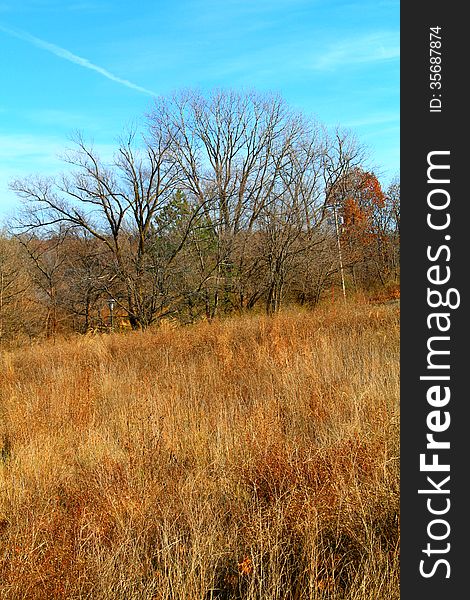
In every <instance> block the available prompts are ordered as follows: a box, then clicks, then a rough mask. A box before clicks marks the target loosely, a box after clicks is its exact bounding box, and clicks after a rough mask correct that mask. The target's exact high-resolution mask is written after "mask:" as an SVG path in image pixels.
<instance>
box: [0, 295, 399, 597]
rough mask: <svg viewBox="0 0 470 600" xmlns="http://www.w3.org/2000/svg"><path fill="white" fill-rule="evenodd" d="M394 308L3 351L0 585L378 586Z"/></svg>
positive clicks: (387, 576) (388, 461) (388, 485)
mask: <svg viewBox="0 0 470 600" xmlns="http://www.w3.org/2000/svg"><path fill="white" fill-rule="evenodd" d="M398 310H399V309H398V306H397V305H374V306H372V305H370V304H363V305H357V304H356V305H355V306H353V305H349V306H345V305H344V304H343V303H341V304H340V303H338V304H335V305H333V306H331V305H330V306H329V307H328V308H326V307H325V308H319V309H317V310H316V311H315V312H308V311H299V310H296V311H294V310H291V311H287V312H281V313H280V314H277V315H275V316H271V317H268V316H259V315H258V316H256V315H250V316H246V317H240V318H230V319H227V320H225V321H219V320H214V321H212V322H201V323H198V324H196V325H192V326H188V327H181V326H173V325H172V323H170V322H164V323H162V324H161V326H160V327H159V328H158V329H152V328H149V329H147V330H145V331H140V332H130V333H127V334H122V335H117V334H111V335H96V336H90V335H88V336H80V337H79V336H76V337H73V338H70V339H63V340H61V339H57V338H52V339H50V340H47V341H44V342H41V343H36V344H33V345H31V346H29V347H24V348H21V349H16V350H10V351H3V352H2V356H1V361H0V428H1V429H0V450H1V454H0V598H3V599H7V598H8V599H11V600H17V599H19V598H22V599H25V600H29V599H31V600H32V599H37V600H42V599H44V600H51V599H55V598H57V599H59V598H66V599H79V598H80V599H84V598H94V599H95V598H96V599H103V600H104V599H106V600H111V599H116V600H117V599H119V600H122V599H129V600H134V599H137V598H139V599H143V598H146V599H147V598H148V599H154V600H157V599H158V600H205V599H209V598H214V599H215V598H218V599H221V598H226V599H228V598H230V599H233V600H234V599H243V600H254V599H257V600H274V599H278V600H307V599H312V600H313V599H327V598H328V599H337V600H338V599H348V600H349V599H351V600H353V599H354V600H366V599H367V600H380V599H382V598H383V599H385V598H386V599H387V600H393V599H398V598H399V591H398V544H399V525H398V519H399V517H398V514H399V483H398V482H399V472H398V469H399V463H398V453H399V448H398V443H399V442H398V426H399V423H398V418H399V417H398V388H399V367H398V360H399V356H398V353H399V347H398V327H399V312H398Z"/></svg>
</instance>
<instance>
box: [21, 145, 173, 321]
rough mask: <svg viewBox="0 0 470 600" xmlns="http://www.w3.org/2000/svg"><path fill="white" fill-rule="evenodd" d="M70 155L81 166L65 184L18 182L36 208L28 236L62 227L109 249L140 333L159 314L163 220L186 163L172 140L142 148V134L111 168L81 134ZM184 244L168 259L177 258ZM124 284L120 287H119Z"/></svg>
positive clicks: (27, 220) (25, 226)
mask: <svg viewBox="0 0 470 600" xmlns="http://www.w3.org/2000/svg"><path fill="white" fill-rule="evenodd" d="M74 142H75V149H74V150H73V151H69V152H68V153H67V155H66V156H65V160H66V162H67V163H68V164H70V165H71V166H72V167H74V168H75V170H74V171H73V172H72V174H71V175H68V176H63V177H62V178H61V179H60V180H53V179H27V180H23V181H16V182H14V183H13V184H12V189H13V190H15V191H16V192H17V193H18V194H19V195H20V196H21V197H22V198H24V200H25V202H26V204H27V207H28V210H27V212H26V213H25V214H24V215H23V218H22V220H21V222H20V223H19V226H20V230H21V231H33V230H36V229H41V230H44V229H46V230H48V231H53V230H54V228H56V227H57V226H60V225H63V224H66V225H67V226H68V227H72V228H75V229H78V230H79V231H82V232H86V233H87V234H88V235H90V236H92V237H93V238H94V239H95V240H97V241H99V242H100V243H101V244H102V246H103V247H104V248H105V249H106V250H107V251H108V252H109V256H110V259H111V264H110V272H112V275H111V277H112V280H113V281H114V284H113V290H111V287H110V289H109V291H110V293H111V291H112V293H114V290H115V289H119V295H118V297H117V298H116V301H117V302H118V304H119V305H120V306H121V307H122V308H123V309H124V310H125V311H126V312H127V314H128V316H129V320H130V322H131V324H132V326H133V327H134V328H137V327H145V326H147V325H149V324H150V323H151V322H152V321H153V320H154V319H155V318H156V317H157V306H156V304H155V302H154V293H153V291H154V290H152V291H151V292H149V291H148V290H147V287H148V274H149V272H150V271H151V269H149V261H151V247H152V244H153V243H154V239H155V229H154V227H153V224H154V220H155V218H156V217H157V216H158V215H159V214H160V213H161V212H162V211H163V210H164V209H165V207H167V206H168V204H169V203H170V202H171V200H172V197H173V194H174V190H175V185H176V182H177V180H178V176H179V172H178V163H177V161H176V159H175V157H174V153H173V152H171V151H170V143H171V140H170V138H168V137H166V136H165V135H161V136H158V135H155V134H154V135H153V138H152V145H149V144H144V145H143V146H142V147H137V144H136V140H135V134H134V133H131V134H129V136H128V137H127V138H126V139H125V140H123V141H122V142H121V144H120V146H119V148H118V150H117V152H116V155H115V157H114V160H113V162H112V163H111V164H110V165H106V164H105V163H104V162H102V160H101V159H100V158H99V156H98V155H97V153H96V152H95V151H94V150H93V148H92V147H89V146H87V145H86V144H85V142H84V140H83V138H82V137H81V136H79V135H78V136H76V137H75V138H74ZM182 243H183V242H182V241H181V243H180V244H179V245H177V246H176V247H175V248H174V252H173V253H172V255H171V256H169V257H168V261H172V260H173V259H174V257H175V256H176V254H177V253H178V252H179V250H180V249H181V246H182ZM117 282H119V283H120V286H118V285H117Z"/></svg>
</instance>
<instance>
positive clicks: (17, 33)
mask: <svg viewBox="0 0 470 600" xmlns="http://www.w3.org/2000/svg"><path fill="white" fill-rule="evenodd" d="M0 31H3V32H4V33H6V34H8V35H11V36H13V37H16V38H18V39H20V40H23V41H24V42H28V43H29V44H32V45H33V46H36V47H37V48H41V49H42V50H46V51H47V52H50V53H51V54H55V55H56V56H58V57H59V58H63V59H64V60H68V61H69V62H72V63H75V64H77V65H80V66H81V67H84V68H85V69H90V70H91V71H96V72H97V73H99V74H100V75H102V76H103V77H106V78H107V79H110V80H111V81H114V82H115V83H119V84H121V85H124V86H126V87H128V88H131V89H132V90H136V91H137V92H141V93H142V94H148V95H150V96H156V95H157V94H156V93H155V92H153V91H152V90H149V89H147V88H144V87H142V86H140V85H137V84H135V83H132V81H128V80H127V79H122V78H121V77H118V76H117V75H114V74H113V73H111V72H110V71H108V70H107V69H104V68H103V67H100V66H98V65H95V64H94V63H92V62H90V61H89V60H88V59H86V58H82V57H81V56H78V55H76V54H73V53H72V52H70V51H69V50H66V49H65V48H61V47H60V46H57V45H56V44H51V43H50V42H47V41H45V40H42V39H40V38H38V37H36V36H34V35H31V34H30V33H28V32H26V31H21V30H19V29H11V28H10V27H5V26H4V25H1V24H0Z"/></svg>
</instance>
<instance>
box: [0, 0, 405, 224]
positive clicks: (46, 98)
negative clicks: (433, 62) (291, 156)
mask: <svg viewBox="0 0 470 600" xmlns="http://www.w3.org/2000/svg"><path fill="white" fill-rule="evenodd" d="M399 46H400V42H399V2H394V1H389V0H383V1H380V0H364V1H354V0H352V1H350V2H348V1H344V0H339V1H334V0H224V1H217V2H216V1H215V0H173V1H170V0H165V1H163V0H153V1H152V0H134V2H130V1H129V0H99V1H95V2H91V1H87V0H82V1H80V0H70V1H67V0H21V1H19V0H14V1H13V0H0V69H1V73H2V76H1V77H2V83H1V88H0V89H1V92H0V217H5V215H8V214H12V212H14V211H15V210H16V209H17V207H18V201H17V200H16V197H15V196H14V194H13V193H12V192H10V191H9V189H8V183H9V181H11V180H12V179H13V178H16V177H24V176H27V175H28V174H30V173H41V174H45V175H52V174H54V173H58V172H61V171H63V170H64V169H65V168H66V165H64V164H63V163H62V162H61V161H60V160H59V158H58V156H59V155H60V153H61V152H63V151H64V150H65V149H66V148H67V147H68V146H70V142H69V138H70V135H71V133H73V132H74V131H77V130H80V131H82V132H83V134H84V137H85V139H87V140H93V142H94V146H95V148H97V149H99V150H101V151H102V153H103V154H104V155H107V156H110V155H111V154H112V149H113V145H114V144H115V141H116V139H117V138H118V137H119V135H120V134H121V133H122V132H123V130H124V129H125V128H126V127H127V126H128V125H130V124H135V123H139V122H142V120H143V117H144V115H145V114H146V113H148V112H149V110H150V109H151V105H152V94H155V95H161V94H163V95H165V94H170V93H171V92H173V91H175V90H178V89H181V88H184V87H197V88H199V89H202V90H206V89H211V88H213V87H232V88H237V89H240V88H245V89H246V88H250V89H251V88H255V89H258V90H261V91H263V90H269V91H276V92H280V93H281V94H282V96H283V97H284V98H285V99H286V100H287V101H288V103H289V104H290V105H291V106H292V107H293V108H296V109H299V110H302V111H303V112H305V113H307V114H311V115H314V116H316V117H317V119H318V120H319V121H320V122H322V123H324V124H326V125H329V126H332V127H333V126H335V125H342V126H344V127H348V128H350V129H352V130H353V131H354V133H355V134H356V136H357V138H358V139H359V141H360V142H361V143H362V144H364V145H365V146H366V147H367V149H368V153H369V165H368V166H369V167H370V168H374V169H375V170H376V172H377V173H378V174H379V176H380V179H381V181H382V182H383V183H384V184H388V183H389V182H390V180H391V179H393V177H394V176H396V175H398V173H399Z"/></svg>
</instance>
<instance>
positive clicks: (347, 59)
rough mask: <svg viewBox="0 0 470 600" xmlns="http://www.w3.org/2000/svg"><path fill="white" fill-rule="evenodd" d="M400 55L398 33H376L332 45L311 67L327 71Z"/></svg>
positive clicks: (390, 58)
mask: <svg viewBox="0 0 470 600" xmlns="http://www.w3.org/2000/svg"><path fill="white" fill-rule="evenodd" d="M399 56H400V42H399V36H398V34H396V33H394V32H383V33H374V34H369V35H365V36H363V37H359V38H353V39H349V40H344V41H341V42H337V43H336V44H334V45H331V46H330V47H329V48H328V49H327V50H326V51H325V52H324V53H322V54H321V55H320V56H318V57H317V58H316V59H315V60H314V61H313V63H312V64H311V67H313V68H314V69H316V70H319V71H326V70H334V69H336V68H337V67H341V66H345V65H351V64H360V63H373V62H378V61H384V60H392V59H396V58H399Z"/></svg>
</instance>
